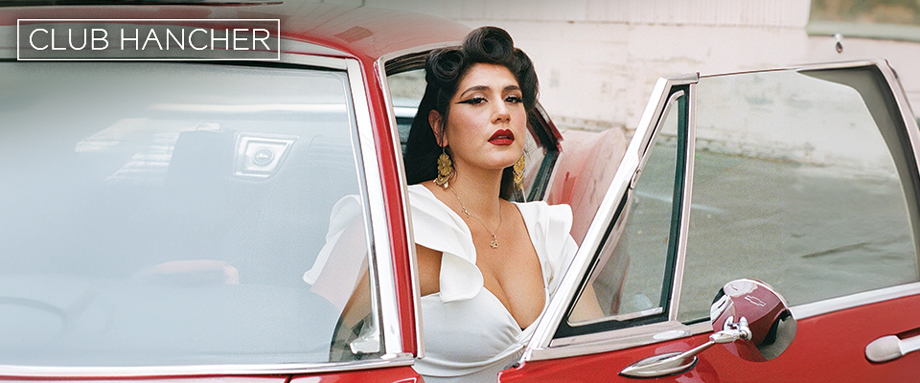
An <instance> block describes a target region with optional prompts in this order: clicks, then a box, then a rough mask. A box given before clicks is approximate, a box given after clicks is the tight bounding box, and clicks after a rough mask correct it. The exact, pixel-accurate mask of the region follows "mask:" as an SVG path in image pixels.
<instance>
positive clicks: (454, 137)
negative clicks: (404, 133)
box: [405, 27, 576, 382]
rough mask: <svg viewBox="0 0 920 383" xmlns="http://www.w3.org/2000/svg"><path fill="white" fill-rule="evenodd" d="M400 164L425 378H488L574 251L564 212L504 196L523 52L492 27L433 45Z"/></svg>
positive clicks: (521, 99) (524, 96) (512, 166)
mask: <svg viewBox="0 0 920 383" xmlns="http://www.w3.org/2000/svg"><path fill="white" fill-rule="evenodd" d="M426 80H427V82H428V85H427V88H426V90H425V95H424V97H423V98H422V101H421V104H420V105H419V109H418V114H417V115H416V117H415V120H414V121H413V124H412V128H411V130H410V133H409V140H408V142H407V146H406V154H405V157H406V158H405V162H406V173H407V175H408V179H409V183H410V184H411V185H412V186H410V187H409V200H410V205H411V209H412V219H413V227H414V231H415V240H416V252H417V254H418V265H419V277H420V282H421V293H422V316H423V323H424V336H425V349H426V356H425V358H423V359H421V360H420V361H419V363H417V364H416V369H417V370H418V371H419V373H421V374H422V375H424V376H425V379H426V381H428V382H440V381H463V382H479V381H482V382H494V381H495V375H496V373H497V372H498V371H500V370H502V369H504V368H506V367H508V365H509V364H510V363H512V362H513V361H514V359H515V358H516V357H519V356H520V351H521V349H522V347H523V343H524V341H526V340H527V339H528V338H529V336H530V334H531V332H532V331H531V330H532V326H531V325H532V324H533V323H534V322H535V321H536V320H537V318H538V317H539V316H540V315H541V313H542V312H543V308H544V307H545V305H546V302H547V301H548V299H549V294H550V293H551V292H552V291H553V290H555V287H556V285H557V284H558V282H559V279H560V277H561V274H562V272H563V271H564V268H565V267H566V266H567V265H568V263H569V261H570V260H571V257H572V255H573V254H574V253H575V250H576V245H575V242H574V241H573V240H572V238H571V236H570V235H569V229H570V228H571V224H572V213H571V209H570V208H569V207H568V206H566V205H559V206H549V205H547V204H546V203H543V202H533V203H512V202H509V201H508V200H507V199H508V198H509V197H510V196H511V195H512V194H513V193H514V192H515V190H516V189H519V188H520V187H521V182H522V181H523V167H524V162H525V160H524V142H525V135H526V134H528V132H527V113H528V111H530V110H532V109H533V107H534V105H535V103H536V98H537V76H536V73H535V72H534V69H533V64H532V62H531V61H530V59H529V58H528V57H527V55H526V54H524V53H523V52H522V51H521V50H519V49H516V48H514V46H513V42H512V39H511V36H509V35H508V33H507V32H505V31H504V30H501V29H498V28H492V27H484V28H480V29H477V30H475V31H473V32H471V33H470V34H469V35H468V36H467V37H466V39H465V40H464V42H463V44H462V45H461V46H460V47H454V48H447V49H442V50H438V51H435V52H432V53H431V54H430V55H429V57H428V60H427V62H426Z"/></svg>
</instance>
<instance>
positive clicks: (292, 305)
mask: <svg viewBox="0 0 920 383" xmlns="http://www.w3.org/2000/svg"><path fill="white" fill-rule="evenodd" d="M0 82H2V84H0V100H2V102H0V121H3V122H2V125H3V128H2V129H0V164H2V165H0V178H2V179H3V184H4V186H3V188H0V212H2V213H0V228H2V229H0V243H2V244H3V246H2V248H3V249H2V250H0V251H2V256H0V360H2V361H3V364H7V365H25V366H65V367H66V366H162V365H215V364H233V365H248V364H265V363H271V364H277V363H319V362H329V361H344V360H349V359H354V358H358V357H368V356H370V357H373V356H374V355H379V354H380V350H382V346H381V343H382V339H379V335H377V333H376V332H373V331H369V330H368V329H370V328H372V327H373V326H372V325H373V322H374V321H375V320H376V319H375V318H376V316H377V315H378V314H376V311H375V307H374V306H373V305H372V304H371V302H372V299H369V297H371V296H373V294H374V292H373V289H372V287H371V286H370V284H369V283H368V282H367V274H368V270H369V268H368V261H367V260H368V255H369V246H368V243H367V238H368V234H367V232H368V230H367V227H366V222H368V215H367V213H366V208H365V205H366V203H365V200H366V193H365V192H364V183H363V181H362V179H363V174H362V170H361V162H360V157H359V153H360V152H359V148H358V146H357V144H356V142H357V141H356V136H357V134H356V123H355V117H354V112H353V106H352V102H351V96H350V92H349V88H348V78H347V76H346V74H345V72H344V71H332V70H319V69H307V68H300V69H293V68H272V67H257V66H227V65H210V64H208V65H205V64H198V65H192V64H179V63H141V64H138V63H130V64H119V63H17V62H3V63H0Z"/></svg>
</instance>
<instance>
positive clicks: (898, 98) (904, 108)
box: [875, 60, 920, 275]
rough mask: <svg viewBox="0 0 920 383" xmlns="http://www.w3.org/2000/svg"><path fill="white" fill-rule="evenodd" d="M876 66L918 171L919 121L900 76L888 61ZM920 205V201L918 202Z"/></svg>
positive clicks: (918, 243) (918, 241)
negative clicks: (902, 127) (901, 122)
mask: <svg viewBox="0 0 920 383" xmlns="http://www.w3.org/2000/svg"><path fill="white" fill-rule="evenodd" d="M875 65H876V66H878V68H879V70H880V71H881V72H882V75H883V76H885V80H886V81H887V82H888V86H889V87H890V88H891V93H892V94H893V95H894V100H895V102H896V103H897V107H898V110H900V111H901V120H902V121H904V127H905V128H906V129H907V136H908V137H909V138H910V146H911V149H912V150H913V154H914V157H915V158H914V160H915V161H916V166H917V169H920V155H918V154H920V130H918V128H917V120H916V119H915V118H914V113H913V110H912V109H911V107H910V102H909V101H908V100H907V95H906V93H905V92H904V85H902V84H901V80H900V79H898V74H897V73H896V72H895V71H894V69H893V68H891V66H890V65H889V64H888V61H887V60H877V61H876V62H875ZM918 203H920V201H918ZM911 216H913V215H911ZM911 221H912V222H911V225H912V226H913V232H914V251H915V252H916V254H917V257H918V259H917V261H918V262H917V273H918V275H920V238H918V237H917V235H918V234H917V233H918V230H920V228H918V226H920V222H916V221H914V220H911Z"/></svg>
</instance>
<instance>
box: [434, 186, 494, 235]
mask: <svg viewBox="0 0 920 383" xmlns="http://www.w3.org/2000/svg"><path fill="white" fill-rule="evenodd" d="M447 188H448V189H450V192H451V193H454V197H457V202H459V203H460V210H461V211H463V214H466V216H467V217H470V218H473V219H475V220H476V221H478V222H479V224H480V225H482V227H483V228H484V229H486V231H487V232H489V235H491V236H492V241H491V242H489V246H491V247H492V248H493V249H497V248H498V238H496V237H495V233H498V229H499V228H500V227H502V204H501V202H499V203H498V226H495V231H491V230H489V227H488V226H486V223H485V222H483V221H482V220H481V219H479V217H476V216H475V215H472V214H470V211H469V210H466V206H463V201H461V200H460V195H459V194H457V192H456V191H454V188H453V186H450V185H448V186H447Z"/></svg>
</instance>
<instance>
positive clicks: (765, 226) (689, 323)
mask: <svg viewBox="0 0 920 383" xmlns="http://www.w3.org/2000/svg"><path fill="white" fill-rule="evenodd" d="M292 3H293V2H292ZM25 19H33V22H34V20H35V19H40V20H44V21H41V22H43V23H46V24H45V25H52V26H55V25H56V26H62V27H63V26H72V25H77V24H80V25H89V24H86V23H88V22H89V21H87V20H91V19H92V20H94V21H92V22H93V23H97V24H98V23H105V22H109V23H114V21H110V20H114V19H119V20H121V21H118V22H117V25H120V26H131V27H133V26H150V25H154V24H155V25H158V26H165V27H177V28H179V29H181V28H195V27H200V26H201V25H202V23H203V22H202V21H201V20H198V21H194V20H192V19H209V20H214V21H215V22H224V21H226V20H230V21H227V23H233V20H242V19H247V20H262V19H266V20H276V19H277V20H280V23H279V25H280V34H281V36H280V38H278V39H275V40H265V43H266V45H265V46H266V47H269V44H268V43H272V42H277V43H279V44H280V56H279V57H280V59H276V60H266V61H246V60H224V61H222V60H216V59H213V57H212V59H211V60H205V61H201V60H191V59H172V60H168V61H158V60H153V59H141V60H134V61H119V60H114V59H111V58H108V59H107V58H102V59H96V60H88V61H87V60H73V61H71V60H51V61H41V60H39V61H26V60H17V57H18V56H17V54H18V53H21V52H20V50H18V49H17V45H16V44H17V42H21V41H23V40H22V38H24V37H23V36H19V37H17V32H20V31H21V30H22V29H21V28H23V26H22V25H25V24H22V25H20V24H21V23H20V22H17V21H22V20H25ZM50 19H55V20H54V21H52V20H50ZM63 19H68V20H63ZM81 20H83V21H81ZM221 20H224V21H221ZM81 23H82V24H81ZM59 30H63V29H59ZM467 32H468V28H466V27H464V26H461V25H459V24H456V23H453V22H450V21H446V20H442V19H438V18H434V17H429V16H423V15H417V14H406V13H400V12H394V11H385V10H372V9H367V8H363V7H358V8H340V7H335V6H329V5H324V4H300V3H296V4H276V3H243V4H210V3H208V4H205V3H202V4H197V5H196V4H184V5H183V4H175V5H132V6H40V7H13V8H2V9H0V36H2V40H0V54H2V59H0V159H2V161H0V179H2V180H3V187H2V188H0V251H2V256H0V381H2V382H19V381H34V380H41V381H71V380H103V381H122V380H131V381H197V382H207V381H234V382H240V383H258V382H265V383H270V382H272V381H274V382H277V383H287V382H292V383H307V382H327V381H328V382H332V381H336V382H408V381H420V380H421V377H420V376H419V375H418V374H417V373H416V372H415V370H414V369H413V368H412V365H413V363H414V361H415V360H416V358H419V357H422V356H424V349H423V347H422V337H423V335H424V334H422V333H421V330H420V329H421V328H422V325H421V323H422V321H423V320H424V318H422V317H421V316H420V314H419V300H420V298H419V290H418V281H417V270H416V265H415V261H414V246H413V243H414V242H413V239H412V235H411V232H412V231H411V230H410V222H411V220H410V217H409V211H408V210H409V209H408V208H407V201H406V198H407V197H406V194H407V193H406V182H405V175H404V171H403V167H402V159H401V150H400V149H401V146H400V142H404V141H405V137H406V134H407V133H408V132H407V128H408V126H409V125H410V122H411V119H412V116H414V113H415V110H414V108H415V106H416V105H417V104H418V101H419V99H420V98H421V94H422V92H423V90H424V75H423V69H422V68H423V64H424V59H425V56H426V53H427V52H428V51H430V50H431V49H434V48H437V47H443V46H449V45H454V44H456V43H457V42H459V41H460V40H461V39H462V38H463V36H465V34H466V33H467ZM17 38H19V39H20V40H18V41H17ZM71 38H72V37H71ZM255 38H256V36H255V35H254V36H253V39H254V40H253V41H251V42H252V43H253V46H255V45H254V44H255V43H256V42H255ZM260 41H261V40H260ZM69 43H70V44H73V41H70V42H69ZM48 47H51V45H48ZM59 47H64V46H63V45H60V46H59ZM71 47H73V46H72V45H71ZM51 49H53V48H51ZM63 49H66V47H65V48H63ZM48 52H51V53H54V52H52V51H51V50H49V51H48ZM20 59H22V57H20ZM537 64H538V65H539V63H537ZM572 70H578V69H577V68H572ZM529 123H530V129H531V132H532V135H531V137H529V141H528V145H529V147H530V151H529V153H530V158H529V164H538V165H533V166H530V167H529V173H528V174H527V181H526V193H524V194H525V195H522V196H520V198H521V199H526V200H547V201H549V202H550V203H568V204H570V205H572V207H573V211H574V212H575V224H574V226H573V230H572V235H573V237H574V238H575V239H576V241H577V242H578V243H579V244H580V248H579V251H578V254H577V255H576V257H575V260H574V261H573V263H572V264H571V266H570V267H569V268H568V270H567V272H566V274H565V275H564V276H563V277H562V282H561V284H560V285H559V288H558V290H557V291H556V293H555V295H554V296H553V297H552V299H551V300H550V301H549V302H548V306H547V309H546V310H547V312H546V313H545V315H544V316H543V317H542V318H541V319H540V321H539V322H538V323H536V324H535V326H536V331H535V333H534V336H533V337H532V339H530V340H529V343H528V344H526V346H525V348H524V353H523V356H522V358H521V360H520V361H519V363H516V364H515V366H514V367H513V368H510V369H508V370H505V371H503V372H502V373H500V374H499V376H497V377H496V380H497V381H501V382H530V381H533V382H545V381H550V382H610V381H622V382H628V381H634V380H635V379H639V378H646V379H647V378H652V379H655V381H663V382H788V381H834V382H868V381H878V382H882V381H884V382H903V381H911V380H912V379H915V377H916V376H918V375H920V353H917V352H915V351H917V350H918V349H920V283H918V282H920V274H918V254H920V173H918V169H920V159H918V153H920V131H918V129H917V123H916V121H915V120H914V119H913V117H912V113H911V111H910V107H909V105H908V104H907V101H906V98H905V96H904V92H903V90H902V89H901V87H900V84H899V82H898V79H897V76H896V74H895V72H894V70H892V69H891V68H890V67H889V66H888V65H887V63H886V62H885V61H883V60H876V61H865V62H852V63H832V64H822V65H808V66H803V67H797V68H788V69H774V70H767V71H759V72H746V73H736V74H728V75H699V74H691V75H687V76H683V77H672V78H663V79H661V80H660V81H659V82H658V84H657V85H656V87H655V89H654V91H653V92H652V97H651V100H650V103H649V106H648V108H647V109H646V112H645V114H644V116H643V118H642V120H641V122H640V124H639V126H638V127H636V129H635V131H634V133H633V134H632V139H631V140H632V141H631V143H629V145H628V147H627V146H626V145H625V144H624V143H622V142H621V141H620V140H618V137H617V136H616V135H615V134H614V133H612V132H605V133H585V132H581V133H578V134H573V135H570V136H568V137H566V138H567V140H565V141H563V136H562V135H561V134H560V132H559V131H558V130H557V129H556V128H555V126H554V125H553V123H552V122H551V121H550V119H549V117H548V116H547V115H546V113H544V112H543V110H542V109H541V108H539V107H538V108H537V113H536V114H534V115H532V116H530V119H529ZM364 276H367V278H364ZM747 278H750V279H747ZM760 281H762V282H760ZM589 284H590V285H591V286H592V287H593V291H594V292H595V294H596V296H595V297H593V298H596V299H597V300H598V301H599V302H600V303H601V306H602V308H603V311H604V316H603V317H598V318H593V319H590V320H580V321H574V320H570V319H569V315H568V314H569V312H570V309H571V308H572V307H573V306H574V305H575V303H576V302H577V301H578V300H579V299H581V297H582V291H584V290H585V287H586V286H588V285H589ZM771 286H772V287H771ZM588 291H591V290H588ZM777 292H779V293H777ZM780 293H781V294H782V295H780ZM713 296H715V297H716V298H715V299H713ZM783 296H785V298H783ZM368 312H369V313H370V314H366V315H365V314H364V313H368Z"/></svg>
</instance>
